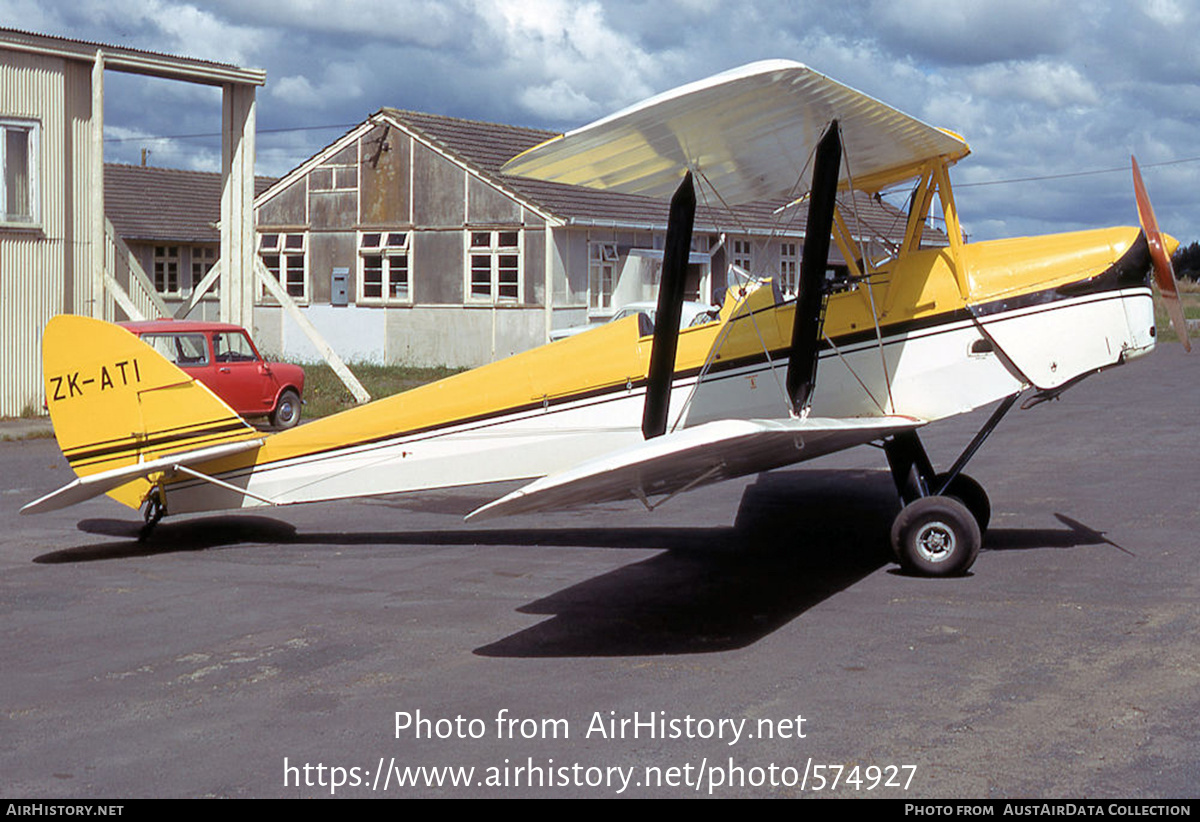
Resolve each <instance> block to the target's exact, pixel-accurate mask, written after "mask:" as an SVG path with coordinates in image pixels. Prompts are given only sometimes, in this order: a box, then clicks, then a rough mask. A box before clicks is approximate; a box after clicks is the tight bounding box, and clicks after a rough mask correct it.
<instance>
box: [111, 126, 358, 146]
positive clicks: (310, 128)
mask: <svg viewBox="0 0 1200 822" xmlns="http://www.w3.org/2000/svg"><path fill="white" fill-rule="evenodd" d="M356 125H358V123H335V124H333V125H328V126H294V127H292V128H260V129H258V133H259V134H282V133H284V132H288V131H323V130H326V129H334V128H336V129H342V130H345V129H349V128H354V126H356ZM220 136H221V132H219V131H209V132H204V133H202V134H163V135H157V136H153V137H105V138H104V142H106V143H138V142H151V141H154V140H195V139H198V138H201V137H220Z"/></svg>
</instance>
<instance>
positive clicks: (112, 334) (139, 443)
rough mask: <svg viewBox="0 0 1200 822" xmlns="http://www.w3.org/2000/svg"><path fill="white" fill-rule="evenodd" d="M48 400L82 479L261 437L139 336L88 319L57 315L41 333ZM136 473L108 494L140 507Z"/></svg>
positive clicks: (144, 487) (147, 483) (141, 484)
mask: <svg viewBox="0 0 1200 822" xmlns="http://www.w3.org/2000/svg"><path fill="white" fill-rule="evenodd" d="M42 373H43V376H44V378H45V387H46V404H47V406H48V408H49V410H50V419H51V421H52V422H53V424H54V434H55V437H56V438H57V439H58V445H59V447H60V448H61V449H62V452H63V456H65V457H66V458H67V462H68V463H70V465H71V468H72V469H73V470H74V471H75V473H76V475H77V476H80V477H85V476H88V475H91V474H96V473H99V472H101V471H110V470H113V469H117V468H124V467H127V466H130V465H134V464H136V463H140V462H148V461H150V460H153V459H156V458H158V457H163V456H166V455H170V454H178V453H182V452H185V451H191V450H195V449H199V448H206V447H209V446H213V445H220V444H225V443H232V442H238V441H241V440H246V439H251V438H254V437H258V436H260V435H259V433H258V432H257V431H255V429H254V428H252V427H251V426H250V425H249V424H247V423H246V421H245V420H243V419H242V418H241V417H239V416H238V415H237V413H236V412H235V411H234V410H233V409H232V408H230V407H229V406H228V405H226V404H225V403H224V402H223V401H222V400H221V399H220V398H219V397H217V395H216V394H214V393H212V391H210V390H209V389H208V388H206V387H205V386H204V385H203V384H201V383H199V382H197V381H196V380H195V379H193V378H192V377H190V376H188V375H187V374H186V373H184V372H183V371H182V370H180V369H179V368H178V367H177V366H175V365H174V364H173V363H171V362H168V361H167V360H166V359H165V358H164V357H162V356H161V355H160V354H159V353H158V352H156V351H155V350H154V349H153V348H151V347H150V346H149V345H147V344H146V343H144V342H142V341H141V340H140V339H138V338H137V337H136V336H135V335H133V334H131V333H130V332H128V331H126V330H125V329H124V328H121V327H120V326H117V325H113V324H111V323H107V322H103V321H102V320H96V319H92V318H90V317H80V316H75V315H68V314H63V315H59V316H57V317H54V318H53V319H51V320H50V322H49V323H47V325H46V329H45V331H44V332H43V334H42ZM152 487H153V482H152V481H151V480H150V479H148V478H139V479H137V480H134V481H131V482H128V483H126V484H124V485H121V486H120V487H118V488H116V489H114V490H112V491H109V492H108V494H109V496H111V497H112V498H113V499H116V500H117V501H118V502H121V503H123V504H125V505H128V506H129V507H131V508H136V507H138V506H139V505H140V504H141V502H142V500H143V498H144V497H145V496H146V494H147V493H148V492H149V490H150V489H151V488H152Z"/></svg>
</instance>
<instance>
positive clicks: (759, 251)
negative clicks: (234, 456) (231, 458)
mask: <svg viewBox="0 0 1200 822" xmlns="http://www.w3.org/2000/svg"><path fill="white" fill-rule="evenodd" d="M554 136H556V134H555V133H554V132H549V131H543V130H539V129H532V128H522V127H518V126H509V125H502V124H497V123H485V122H477V121H471V120H462V119H458V118H454V117H446V116H442V115H435V114H425V113H419V112H411V111H401V110H398V109H391V108H386V109H382V110H380V111H378V112H376V113H375V114H373V115H371V116H370V117H369V118H368V119H367V120H365V121H364V122H362V123H361V124H359V125H358V126H356V127H355V128H354V129H352V130H350V131H349V132H347V133H346V134H345V135H343V136H342V137H341V138H339V139H338V140H337V141H335V142H334V143H332V144H331V145H329V146H328V147H327V148H325V149H324V150H323V151H321V152H320V153H318V154H317V155H315V156H314V157H312V158H310V159H309V160H308V161H306V162H305V163H303V164H302V165H300V166H299V167H298V168H296V169H294V170H293V171H292V172H290V173H288V174H287V175H285V176H283V177H282V178H280V179H279V180H278V181H276V182H275V183H274V185H272V186H271V187H270V188H269V189H267V190H266V191H265V192H263V193H262V194H261V195H259V197H258V198H257V200H256V203H255V205H256V211H257V224H258V253H259V255H260V257H261V259H262V261H263V263H264V264H265V266H266V268H267V269H268V270H269V271H270V272H271V273H272V274H274V275H275V276H276V277H278V278H279V279H280V282H281V283H282V284H283V285H284V286H285V287H286V289H287V291H288V293H289V294H290V295H291V296H292V297H293V298H294V299H296V300H297V301H298V302H300V303H301V304H303V305H305V306H306V308H305V311H306V312H307V313H308V315H309V317H310V318H311V319H312V320H313V322H314V323H315V324H316V325H317V326H318V327H319V328H320V330H321V332H322V334H324V335H325V336H326V338H327V339H329V341H330V342H331V343H332V344H333V346H334V347H335V348H336V349H337V350H338V351H339V352H340V353H341V354H342V355H343V356H344V357H347V358H349V359H367V360H375V361H388V362H405V363H409V364H419V365H451V366H475V365H479V364H482V363H485V362H489V361H491V360H494V359H498V358H500V357H504V356H507V355H509V354H512V353H516V352H517V351H521V350H525V349H527V348H531V347H534V346H536V345H541V344H543V343H545V342H546V340H547V339H548V337H549V334H550V331H551V330H552V329H553V328H559V327H563V326H570V325H576V324H581V323H584V322H588V321H593V322H598V321H602V320H604V319H606V318H607V317H609V316H611V315H612V314H613V313H614V312H615V311H616V310H617V309H618V308H619V307H620V306H622V305H624V304H627V303H629V302H635V301H641V300H652V299H655V298H656V296H657V282H658V279H657V278H658V268H659V266H660V265H661V257H662V251H661V249H662V246H663V241H664V237H665V233H666V220H667V204H666V203H665V202H663V201H660V200H655V199H650V198H646V197H639V196H633V195H625V194H616V193H611V192H602V191H593V190H590V189H583V188H578V187H574V186H567V185H561V184H556V183H546V182H540V181H534V180H525V179H520V178H515V177H508V176H506V175H503V174H502V173H501V172H500V168H501V166H502V165H503V164H504V163H505V162H506V161H507V160H508V159H510V158H511V157H513V156H515V155H517V154H519V153H521V152H522V151H524V150H526V149H528V148H531V147H532V146H534V145H537V144H539V143H541V142H543V141H545V140H547V139H550V138H552V137H554ZM700 197H701V201H700V204H699V207H698V210H697V215H696V225H695V234H694V240H693V246H692V247H693V251H692V257H691V261H690V265H689V274H688V291H689V292H690V293H689V295H688V298H689V299H694V300H699V301H703V302H712V301H714V300H716V299H719V298H720V296H721V295H722V293H723V291H724V287H725V272H726V269H727V267H728V265H729V264H730V263H736V264H738V265H740V266H741V267H742V268H744V269H746V270H748V271H750V272H752V273H754V274H758V275H764V276H774V277H778V278H780V281H781V282H782V283H783V285H784V290H785V291H787V289H788V287H789V286H791V287H794V282H795V276H796V271H797V270H798V263H799V253H800V248H801V245H802V242H803V229H804V221H805V209H804V207H803V206H802V205H801V206H799V207H788V208H781V205H783V204H780V203H763V204H753V205H749V206H745V207H738V208H736V209H733V210H727V209H725V208H723V207H722V205H721V203H720V202H714V201H713V199H712V198H709V199H707V200H706V199H705V198H704V195H703V194H701V195H700ZM855 206H856V207H855V209H854V211H855V217H856V220H857V222H858V223H859V224H860V225H863V226H864V228H863V232H862V233H863V234H871V233H880V234H882V236H885V237H886V236H889V235H895V236H898V235H899V233H901V232H902V231H903V228H904V215H902V214H900V213H899V212H897V211H896V210H895V209H893V208H891V207H890V206H887V205H886V204H884V203H881V202H878V201H876V200H873V199H871V198H868V197H866V196H860V197H858V198H856V201H855ZM934 235H935V233H933V232H931V236H930V239H931V240H933V241H935V242H936V237H935V236H934ZM269 302H270V301H269V299H266V298H264V300H263V302H262V303H261V304H260V308H259V309H258V312H257V313H256V315H255V325H256V331H257V333H258V335H259V336H260V337H263V338H265V340H266V344H267V345H268V347H272V348H275V349H276V350H280V351H282V352H283V353H284V355H285V356H298V357H300V358H305V357H312V356H314V355H315V352H312V351H311V350H308V349H307V343H306V342H305V341H304V340H302V339H300V338H299V335H298V334H295V333H294V331H289V329H288V326H287V324H286V323H283V322H282V319H281V318H280V319H279V320H276V316H278V315H279V312H278V311H274V312H273V311H272V309H271V307H270V305H269Z"/></svg>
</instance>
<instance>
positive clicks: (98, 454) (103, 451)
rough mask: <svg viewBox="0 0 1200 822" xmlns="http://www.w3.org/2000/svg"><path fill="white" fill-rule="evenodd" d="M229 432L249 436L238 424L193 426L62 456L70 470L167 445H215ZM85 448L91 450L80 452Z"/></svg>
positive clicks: (76, 449) (74, 450) (231, 422)
mask: <svg viewBox="0 0 1200 822" xmlns="http://www.w3.org/2000/svg"><path fill="white" fill-rule="evenodd" d="M215 422H222V423H224V424H214V423H215ZM199 426H208V427H199ZM171 432H177V433H171ZM232 432H243V433H251V432H250V431H248V430H247V426H246V424H245V423H244V422H242V421H241V420H229V421H213V422H204V423H195V424H193V425H190V426H180V427H179V428H168V429H164V431H162V432H157V433H155V434H153V435H150V436H147V437H145V438H141V439H139V438H128V439H125V440H110V441H109V442H113V443H115V444H113V445H105V446H104V447H101V448H96V447H93V444H89V445H82V446H78V447H76V448H72V449H71V451H70V453H65V454H64V456H65V457H66V458H67V462H69V463H70V464H71V466H72V467H75V466H76V465H82V464H85V463H93V462H97V461H109V460H114V459H121V458H123V457H132V456H136V455H137V453H138V452H139V451H153V450H156V449H159V448H164V447H167V446H170V445H174V444H178V443H183V442H192V441H195V440H199V439H204V440H205V441H209V440H212V439H213V438H216V439H217V440H218V441H219V440H225V439H228V437H226V436H218V435H224V434H229V433H232ZM85 448H86V449H90V450H86V451H85V450H82V449H85Z"/></svg>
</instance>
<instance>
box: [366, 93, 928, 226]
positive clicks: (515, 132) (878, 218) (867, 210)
mask: <svg viewBox="0 0 1200 822" xmlns="http://www.w3.org/2000/svg"><path fill="white" fill-rule="evenodd" d="M380 113H381V114H383V115H385V116H387V117H388V118H389V119H393V120H395V121H397V122H399V123H402V124H403V125H405V126H406V127H408V128H410V129H412V130H413V131H416V132H418V133H419V134H420V135H421V136H422V137H424V139H426V140H428V141H429V142H430V143H432V144H433V145H436V146H439V147H440V148H442V149H443V150H445V151H446V152H447V153H449V154H451V155H453V156H456V157H458V158H459V159H460V160H462V161H463V162H466V163H468V164H469V165H471V166H473V167H474V168H475V169H476V170H478V171H480V172H482V173H483V174H484V176H486V177H489V178H490V179H491V180H492V181H494V182H495V183H496V184H498V185H500V186H501V187H503V188H506V189H508V190H510V191H512V192H514V193H516V194H518V195H520V196H521V197H523V198H525V199H527V200H528V201H530V202H531V203H533V204H535V205H537V206H538V207H540V208H542V209H544V210H545V211H548V212H549V213H550V214H552V215H554V216H555V217H558V218H560V219H562V220H564V221H567V222H575V223H586V224H598V225H617V226H623V227H642V226H646V227H654V228H658V229H661V228H663V227H665V226H666V221H667V204H666V203H665V202H664V201H661V200H655V199H651V198H649V197H639V196H636V195H630V194H618V193H614V192H609V191H597V190H594V189H588V188H580V187H578V186H568V185H562V184H560V183H545V182H541V181H539V180H526V179H522V178H519V177H509V176H507V175H504V174H501V173H500V168H501V166H503V165H504V163H506V162H507V161H508V160H509V159H511V158H512V157H514V156H516V155H517V154H520V153H521V152H522V151H525V150H526V149H528V148H531V147H533V146H535V145H537V144H539V143H542V142H544V141H546V140H548V139H550V138H552V137H556V136H558V134H557V132H553V131H544V130H542V129H536V128H525V127H522V126H510V125H503V124H500V123H486V122H480V121H476V120H463V119H459V118H457V117H446V116H444V115H440V114H427V113H424V112H417V111H402V110H400V109H392V108H387V109H383V110H382V111H381V112H380ZM696 196H697V199H698V201H699V202H698V207H697V211H696V230H698V231H725V232H729V233H741V232H743V231H744V232H747V233H770V232H772V231H774V232H777V233H784V232H786V233H788V234H792V235H797V234H803V232H804V224H805V219H806V216H807V215H806V211H807V209H806V208H805V207H804V206H803V205H802V206H800V207H798V208H796V209H789V210H788V212H786V213H784V214H783V215H777V214H776V213H775V212H776V209H777V208H778V207H779V206H780V205H782V204H781V203H756V204H750V205H746V206H739V207H737V208H735V209H733V210H732V211H731V210H727V209H725V208H724V206H722V205H721V203H720V201H719V200H716V199H715V197H714V195H713V194H712V193H711V192H710V191H708V189H707V187H705V186H703V185H697V194H696ZM842 199H843V208H844V204H845V200H844V198H842ZM854 202H855V205H856V209H855V212H856V215H857V222H858V223H861V225H862V226H863V229H864V231H865V233H868V234H881V235H882V236H885V237H889V238H892V239H900V238H901V237H902V236H903V233H904V223H905V215H904V214H903V213H901V212H900V211H898V210H897V209H896V208H894V207H892V206H891V205H889V204H888V203H885V202H882V201H879V200H876V199H875V198H873V197H870V196H868V195H866V194H862V193H856V194H855V197H854ZM793 211H795V212H798V213H794V214H793V213H792V212H793ZM844 211H846V212H849V211H850V209H845V208H844ZM846 218H847V223H848V224H849V226H850V229H851V231H853V232H854V233H856V234H857V233H858V232H857V230H856V229H857V226H856V224H855V223H856V221H855V219H854V217H853V216H852V215H851V214H850V213H847V214H846ZM924 239H925V242H927V243H931V244H936V245H944V244H945V242H946V238H945V235H944V234H941V233H940V232H937V231H933V230H929V229H927V230H926V232H925V238H924Z"/></svg>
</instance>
